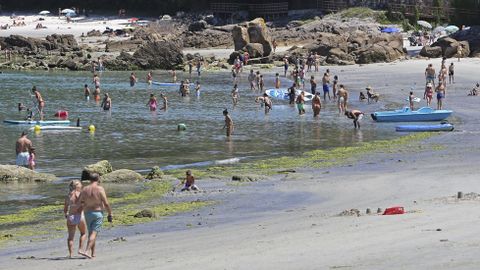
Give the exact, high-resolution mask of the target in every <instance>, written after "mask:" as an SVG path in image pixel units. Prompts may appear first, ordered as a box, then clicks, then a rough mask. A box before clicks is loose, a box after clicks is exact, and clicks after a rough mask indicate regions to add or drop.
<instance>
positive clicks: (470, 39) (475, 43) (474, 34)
mask: <svg viewBox="0 0 480 270" xmlns="http://www.w3.org/2000/svg"><path fill="white" fill-rule="evenodd" d="M450 37H451V38H453V39H455V40H457V41H464V42H467V43H468V45H469V49H470V51H471V52H472V53H471V54H470V56H472V57H478V56H477V55H479V54H480V26H478V25H477V26H470V27H469V28H468V29H466V30H461V31H457V32H455V33H453V34H452V35H450ZM464 55H465V56H466V54H464ZM479 56H480V55H479Z"/></svg>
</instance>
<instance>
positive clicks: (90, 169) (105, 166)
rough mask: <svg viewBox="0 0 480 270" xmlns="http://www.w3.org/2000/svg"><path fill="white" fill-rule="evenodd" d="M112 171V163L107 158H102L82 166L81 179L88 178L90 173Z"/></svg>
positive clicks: (102, 173)
mask: <svg viewBox="0 0 480 270" xmlns="http://www.w3.org/2000/svg"><path fill="white" fill-rule="evenodd" d="M112 171H113V168H112V164H110V162H108V160H102V161H99V162H97V163H95V164H91V165H88V166H86V167H85V168H83V171H82V180H89V179H90V175H91V174H92V173H98V175H100V176H102V175H104V174H107V173H111V172H112Z"/></svg>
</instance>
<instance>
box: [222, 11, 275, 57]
mask: <svg viewBox="0 0 480 270" xmlns="http://www.w3.org/2000/svg"><path fill="white" fill-rule="evenodd" d="M232 37H233V43H234V45H235V52H234V54H235V55H240V54H242V53H244V52H248V53H249V54H250V56H251V57H252V58H258V57H268V56H269V55H270V54H271V53H272V44H271V37H270V33H269V30H268V27H267V25H266V24H265V21H264V20H263V19H262V18H257V19H255V20H252V21H249V22H247V24H246V25H245V26H241V25H238V26H235V27H234V28H233V30H232ZM260 46H261V49H260ZM250 52H253V53H254V55H252V54H251V53H250ZM235 58H236V57H233V54H232V55H230V59H235Z"/></svg>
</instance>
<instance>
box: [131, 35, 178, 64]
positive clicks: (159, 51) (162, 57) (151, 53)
mask: <svg viewBox="0 0 480 270" xmlns="http://www.w3.org/2000/svg"><path fill="white" fill-rule="evenodd" d="M182 49H183V47H182V44H181V43H179V42H175V41H166V40H165V41H156V42H148V43H146V44H144V45H143V46H142V47H140V48H139V49H138V50H137V51H135V53H134V54H133V57H134V58H135V61H136V62H135V64H136V65H137V66H138V67H140V68H142V69H173V68H177V67H179V66H182V65H183V53H182Z"/></svg>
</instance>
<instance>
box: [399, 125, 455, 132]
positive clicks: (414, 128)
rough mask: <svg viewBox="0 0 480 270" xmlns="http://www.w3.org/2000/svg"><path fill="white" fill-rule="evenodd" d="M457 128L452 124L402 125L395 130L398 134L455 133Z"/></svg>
mask: <svg viewBox="0 0 480 270" xmlns="http://www.w3.org/2000/svg"><path fill="white" fill-rule="evenodd" d="M454 128H455V127H454V126H453V125H452V124H448V123H445V124H438V125H401V126H396V127H395V130H396V131H398V132H425V131H453V129H454Z"/></svg>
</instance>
